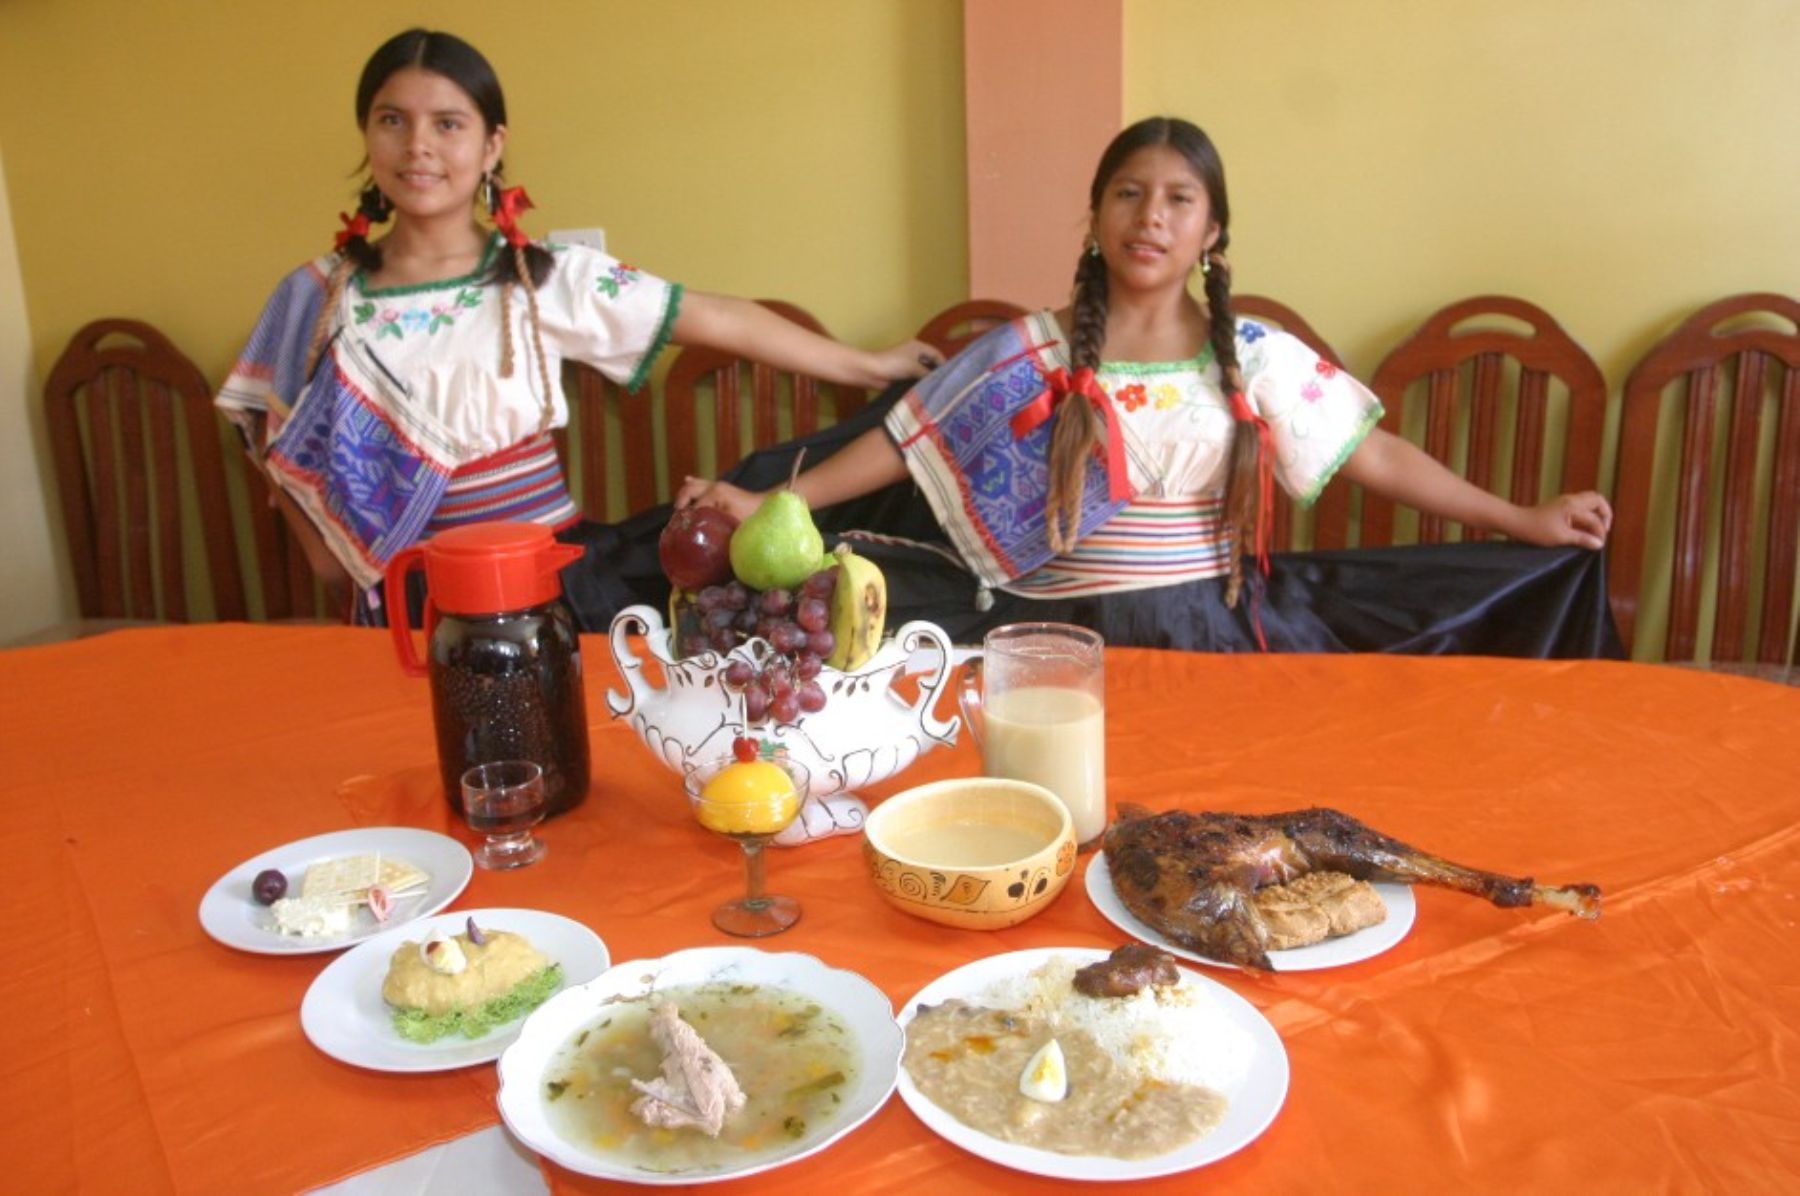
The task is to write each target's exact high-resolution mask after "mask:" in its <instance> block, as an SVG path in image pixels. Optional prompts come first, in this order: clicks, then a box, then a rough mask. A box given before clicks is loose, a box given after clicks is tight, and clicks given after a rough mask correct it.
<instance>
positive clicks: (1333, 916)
mask: <svg viewBox="0 0 1800 1196" xmlns="http://www.w3.org/2000/svg"><path fill="white" fill-rule="evenodd" d="M1104 847H1105V850H1104V852H1103V853H1102V854H1100V855H1097V856H1096V857H1095V858H1094V860H1093V861H1092V862H1091V863H1090V864H1089V865H1088V875H1087V890H1088V896H1089V897H1090V898H1091V899H1092V900H1093V902H1094V905H1095V907H1096V908H1098V909H1099V910H1100V912H1101V914H1103V915H1104V916H1105V917H1106V918H1107V919H1108V920H1109V921H1111V922H1112V923H1113V924H1115V925H1116V926H1118V927H1119V928H1120V929H1122V930H1125V931H1128V932H1129V933H1131V934H1132V935H1134V936H1136V937H1138V938H1141V939H1143V940H1144V941H1145V942H1148V943H1153V944H1155V945H1157V946H1160V947H1162V948H1164V949H1165V950H1168V951H1172V952H1174V953H1176V954H1178V955H1180V956H1182V957H1183V958H1186V959H1191V960H1194V961H1196V962H1199V963H1207V964H1216V965H1219V966H1222V967H1240V968H1246V969H1251V970H1258V971H1277V972H1278V971H1301V970H1306V969H1311V968H1322V967H1336V966H1339V965H1342V964H1347V963H1353V962H1356V961H1357V960H1362V959H1368V958H1369V957H1370V956H1373V955H1378V954H1380V953H1381V952H1383V951H1386V950H1387V949H1388V948H1390V947H1392V946H1393V945H1394V944H1395V943H1398V942H1399V941H1400V940H1401V939H1403V938H1405V937H1406V934H1407V932H1408V931H1409V930H1410V929H1411V928H1412V924H1413V918H1414V913H1415V909H1416V906H1415V902H1414V900H1413V895H1412V891H1411V887H1410V886H1413V885H1435V886H1438V887H1440V888H1446V889H1450V890H1452V891H1455V892H1460V893H1466V894H1468V895H1470V896H1476V897H1482V898H1485V899H1486V900H1488V901H1490V902H1492V903H1493V904H1494V905H1497V906H1501V907H1519V906H1529V905H1544V906H1549V907H1551V908H1553V909H1561V910H1564V911H1565V912H1568V913H1571V914H1574V915H1575V916H1577V917H1581V918H1597V917H1599V916H1600V890H1599V888H1598V887H1597V886H1595V885H1591V884H1575V885H1566V886H1560V887H1559V886H1552V885H1540V884H1537V883H1536V882H1535V881H1533V880H1532V879H1531V878H1530V877H1514V876H1503V875H1500V874H1498V873H1494V872H1483V871H1480V870H1479V869H1475V868H1470V867H1467V866H1465V865H1462V864H1456V863H1452V862H1450V861H1449V860H1445V859H1441V858H1439V857H1437V856H1433V855H1430V854H1427V853H1426V852H1424V851H1421V850H1419V849H1418V848H1416V847H1413V846H1411V845H1409V844H1406V843H1403V842H1401V841H1400V840H1398V839H1393V838H1390V837H1388V836H1387V835H1384V834H1382V833H1381V832H1379V831H1377V830H1374V829H1373V828H1371V827H1368V826H1365V825H1364V824H1362V823H1361V822H1358V821H1357V820H1356V819H1354V818H1352V817H1350V816H1349V815H1347V814H1344V813H1342V812H1340V811H1337V810H1326V809H1309V810H1295V811H1291V812H1288V813H1283V814H1262V815H1252V814H1229V813H1212V812H1200V813H1192V812H1189V811H1185V810H1170V811H1166V812H1164V813H1160V814H1153V813H1151V812H1150V811H1148V810H1145V809H1142V808H1141V807H1136V806H1131V805H1125V806H1122V807H1121V808H1120V811H1119V820H1118V821H1117V822H1115V823H1114V824H1113V825H1112V827H1110V828H1109V829H1108V830H1107V832H1106V837H1105V841H1104Z"/></svg>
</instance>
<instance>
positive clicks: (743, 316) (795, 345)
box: [674, 291, 943, 389]
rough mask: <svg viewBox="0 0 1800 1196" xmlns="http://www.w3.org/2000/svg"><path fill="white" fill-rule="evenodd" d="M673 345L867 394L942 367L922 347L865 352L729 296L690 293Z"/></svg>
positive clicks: (917, 343) (907, 345) (677, 319)
mask: <svg viewBox="0 0 1800 1196" xmlns="http://www.w3.org/2000/svg"><path fill="white" fill-rule="evenodd" d="M674 340H675V343H676V344H678V345H706V346H708V347H710V348H714V349H723V350H724V351H725V352H727V353H732V354H735V355H736V356H739V357H748V358H751V359H753V360H756V361H761V362H766V363H767V364H769V365H772V366H775V367H776V368H778V369H784V370H793V371H794V372H796V373H800V374H810V375H811V376H812V377H814V378H822V379H824V380H825V381H826V382H836V383H839V384H840V385H844V386H860V387H865V388H868V389H874V388H877V387H882V386H886V385H887V384H888V383H890V382H899V381H901V380H902V379H906V378H920V377H923V376H924V375H925V373H926V372H927V371H929V370H931V369H933V368H934V367H936V366H937V365H939V364H940V363H941V362H942V361H943V354H941V353H939V352H938V351H937V350H936V349H934V348H932V347H931V346H930V345H928V344H926V343H925V342H924V341H916V340H915V341H906V342H904V343H903V344H898V345H895V346H894V347H893V348H891V349H883V350H880V351H879V352H870V351H869V350H866V349H858V348H854V347H853V346H850V345H846V344H841V343H840V342H838V341H834V340H832V339H831V338H830V337H825V336H820V335H819V334H818V333H816V332H809V331H807V330H806V329H804V328H802V327H800V325H798V324H795V323H793V322H792V321H789V320H785V319H783V318H782V317H780V316H778V315H776V314H775V313H774V312H772V311H770V310H769V309H768V308H766V307H764V306H763V305H762V304H760V303H754V302H752V301H750V300H748V299H739V298H736V297H735V296H732V295H709V294H706V293H705V292H703V291H689V292H687V294H686V295H685V296H683V297H682V301H681V311H680V313H679V314H677V315H676V317H675V330H674Z"/></svg>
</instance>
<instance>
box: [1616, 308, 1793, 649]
mask: <svg viewBox="0 0 1800 1196" xmlns="http://www.w3.org/2000/svg"><path fill="white" fill-rule="evenodd" d="M1783 324H1785V327H1782V326H1781V325H1783ZM1666 392H1672V393H1666ZM1665 416H1666V417H1669V418H1670V419H1672V420H1673V421H1675V425H1676V426H1678V427H1679V429H1680V435H1679V437H1675V436H1665V435H1664V434H1663V429H1664V427H1665V422H1664V421H1665ZM1659 440H1666V441H1668V444H1667V445H1666V448H1667V450H1668V452H1669V453H1672V454H1678V455H1677V456H1676V457H1675V459H1674V460H1671V461H1669V462H1667V463H1666V464H1662V465H1659V464H1658V463H1657V455H1658V454H1657V447H1658V441H1659ZM1671 490H1673V506H1674V527H1673V532H1672V539H1673V543H1672V547H1671V548H1670V550H1669V551H1668V552H1667V553H1666V554H1665V553H1664V552H1663V551H1662V549H1661V548H1660V547H1658V549H1657V550H1656V551H1655V553H1654V555H1653V556H1650V559H1649V560H1648V561H1647V560H1646V556H1647V547H1648V546H1647V541H1648V539H1649V537H1650V534H1651V532H1652V530H1653V529H1652V526H1651V525H1652V523H1653V522H1654V519H1653V512H1659V511H1667V510H1668V509H1669V503H1670V493H1669V492H1670V491H1671ZM1615 491H1616V494H1617V502H1616V511H1615V522H1614V528H1613V535H1612V561H1611V568H1610V572H1609V576H1608V589H1609V590H1610V591H1611V594H1612V604H1613V615H1614V619H1615V620H1616V622H1617V623H1618V626H1619V634H1620V636H1622V637H1623V639H1624V640H1625V643H1626V644H1627V646H1629V645H1631V643H1632V642H1633V639H1634V637H1635V634H1636V632H1637V630H1638V616H1639V613H1640V611H1639V604H1640V596H1641V595H1642V594H1643V593H1644V591H1645V590H1646V589H1647V588H1651V580H1650V578H1647V577H1646V571H1647V570H1648V572H1649V573H1650V575H1651V577H1652V578H1655V579H1656V580H1657V581H1658V582H1661V583H1666V584H1667V585H1668V586H1669V600H1668V611H1669V622H1668V632H1667V634H1666V636H1665V637H1664V642H1663V652H1662V657H1663V659H1664V660H1671V661H1693V660H1698V659H1700V656H1699V645H1700V636H1701V615H1702V608H1703V606H1704V604H1705V603H1704V600H1705V595H1706V593H1707V591H1708V589H1709V582H1710V589H1711V590H1712V592H1713V603H1712V608H1713V619H1712V636H1711V641H1710V643H1709V645H1708V656H1707V659H1708V660H1709V661H1710V662H1712V663H1714V664H1735V663H1745V664H1749V663H1757V664H1763V665H1773V666H1783V665H1787V666H1791V665H1792V664H1793V663H1794V652H1795V644H1794V640H1795V633H1794V623H1795V618H1796V609H1795V582H1794V573H1795V565H1796V561H1795V555H1796V551H1800V300H1796V299H1795V298H1794V297H1793V296H1789V295H1775V294H1746V295H1734V296H1732V297H1731V298H1728V299H1721V300H1720V301H1719V302H1717V303H1713V304H1710V305H1709V306H1707V307H1703V308H1701V309H1700V310H1699V311H1697V312H1695V313H1694V314H1693V315H1692V316H1690V317H1688V319H1686V320H1684V321H1683V322H1682V323H1681V325H1680V326H1679V327H1677V328H1676V329H1675V331H1674V332H1672V333H1670V334H1669V335H1668V336H1667V337H1666V338H1664V339H1663V340H1662V341H1661V342H1660V343H1659V344H1657V345H1656V346H1655V347H1654V348H1652V349H1651V350H1650V351H1649V353H1647V354H1646V355H1645V356H1644V358H1643V360H1641V361H1639V362H1638V364H1637V366H1636V367H1635V368H1634V369H1633V370H1632V371H1631V376H1630V377H1629V378H1628V379H1627V380H1626V383H1625V397H1624V407H1623V410H1622V412H1621V414H1620V424H1619V469H1618V485H1617V486H1616V487H1615ZM1759 576H1760V579H1761V580H1760V584H1758V583H1757V580H1756V579H1757V578H1758V577H1759Z"/></svg>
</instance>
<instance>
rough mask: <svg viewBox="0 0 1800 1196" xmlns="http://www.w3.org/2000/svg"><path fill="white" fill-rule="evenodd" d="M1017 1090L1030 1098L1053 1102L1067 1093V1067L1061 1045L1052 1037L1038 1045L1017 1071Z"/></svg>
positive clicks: (1048, 1102) (1047, 1102)
mask: <svg viewBox="0 0 1800 1196" xmlns="http://www.w3.org/2000/svg"><path fill="white" fill-rule="evenodd" d="M1019 1091H1020V1092H1021V1093H1023V1094H1024V1095H1025V1096H1027V1097H1029V1098H1030V1099H1032V1100H1036V1101H1043V1102H1044V1103H1045V1104H1055V1103H1056V1102H1057V1101H1059V1100H1061V1099H1062V1098H1063V1097H1065V1096H1067V1095H1069V1067H1068V1064H1067V1062H1065V1061H1064V1059H1063V1051H1062V1046H1061V1045H1060V1044H1059V1043H1058V1042H1057V1041H1056V1039H1054V1038H1052V1039H1051V1040H1050V1041H1049V1042H1046V1043H1045V1044H1044V1045H1043V1046H1041V1047H1039V1048H1038V1049H1037V1051H1036V1053H1034V1054H1033V1055H1032V1056H1031V1061H1030V1062H1029V1063H1027V1064H1026V1065H1025V1070H1024V1071H1022V1072H1020V1073H1019Z"/></svg>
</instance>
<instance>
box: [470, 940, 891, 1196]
mask: <svg viewBox="0 0 1800 1196" xmlns="http://www.w3.org/2000/svg"><path fill="white" fill-rule="evenodd" d="M903 1046H904V1040H903V1036H902V1035H901V1032H900V1027H899V1025H898V1024H897V1023H896V1022H895V1020H894V1011H893V1006H892V1005H891V1004H890V1003H889V1001H888V998H887V996H886V994H884V993H883V992H882V991H881V990H880V989H878V988H876V987H875V986H874V985H873V984H871V983H870V982H869V981H868V980H866V979H864V978H863V977H861V976H859V975H857V974H856V973H854V972H849V971H845V970H843V969H841V968H833V967H828V966H826V965H825V964H824V963H822V962H820V961H819V960H818V959H816V958H814V957H813V956H810V955H801V954H797V953H775V952H768V951H761V950H758V949H756V948H753V947H706V948H696V949H694V950H690V951H678V952H676V953H674V954H673V955H667V956H664V957H662V958H660V959H649V960H633V961H632V962H629V963H622V964H618V965H616V966H614V967H613V968H612V969H611V970H609V971H608V972H606V974H605V975H603V976H600V977H599V978H597V979H595V980H592V981H590V982H589V983H587V984H583V985H580V986H578V987H574V988H570V989H567V990H565V991H563V992H561V993H558V994H557V995H556V996H554V997H552V998H551V999H550V1000H549V1001H547V1002H545V1004H544V1005H543V1007H542V1008H540V1009H538V1011H537V1012H535V1013H533V1014H532V1015H531V1016H530V1017H529V1018H528V1019H527V1020H526V1023H525V1028H524V1030H523V1031H522V1032H521V1033H520V1034H519V1037H518V1041H517V1042H515V1043H513V1044H512V1045H511V1046H510V1047H508V1048H507V1049H506V1053H505V1054H503V1055H502V1056H501V1057H500V1098H499V1100H500V1115H501V1117H502V1118H503V1119H504V1120H505V1122H506V1124H507V1127H508V1128H509V1129H511V1130H512V1132H513V1133H514V1134H515V1135H516V1136H517V1137H518V1138H519V1139H520V1140H522V1141H523V1142H524V1143H525V1144H526V1145H527V1146H529V1147H530V1148H531V1149H533V1150H535V1151H537V1152H538V1153H539V1154H541V1155H543V1156H544V1157H545V1158H547V1159H550V1160H552V1161H553V1162H556V1163H558V1164H560V1165H561V1166H563V1167H566V1168H568V1169H569V1170H571V1171H575V1172H579V1173H581V1174H583V1175H592V1176H598V1177H600V1178H604V1179H614V1180H624V1181H628V1182H631V1183H638V1184H664V1185H672V1184H696V1183H707V1182H710V1181H714V1180H725V1179H735V1178H738V1177H740V1176H745V1175H751V1174H755V1173H757V1172H760V1171H767V1170H770V1169H771V1168H774V1167H779V1166H781V1165H783V1164H785V1163H791V1162H793V1161H794V1160H796V1159H801V1158H805V1157H806V1156H808V1155H811V1154H815V1153H817V1152H818V1151H821V1150H824V1149H825V1148H826V1147H827V1146H829V1145H831V1144H832V1143H833V1142H836V1141H837V1140H838V1139H839V1138H842V1137H843V1136H844V1135H845V1134H848V1133H849V1132H850V1131H851V1130H853V1129H855V1128H856V1127H857V1126H859V1125H861V1124H862V1123H863V1122H864V1121H865V1120H867V1119H868V1118H869V1117H870V1116H871V1115H872V1114H873V1113H874V1112H875V1111H876V1110H877V1109H879V1108H880V1107H881V1106H882V1104H884V1103H885V1102H886V1101H887V1099H888V1097H889V1096H891V1095H892V1094H893V1091H894V1084H895V1082H896V1078H897V1075H898V1072H899V1066H900V1052H901V1049H902V1047H903Z"/></svg>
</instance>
